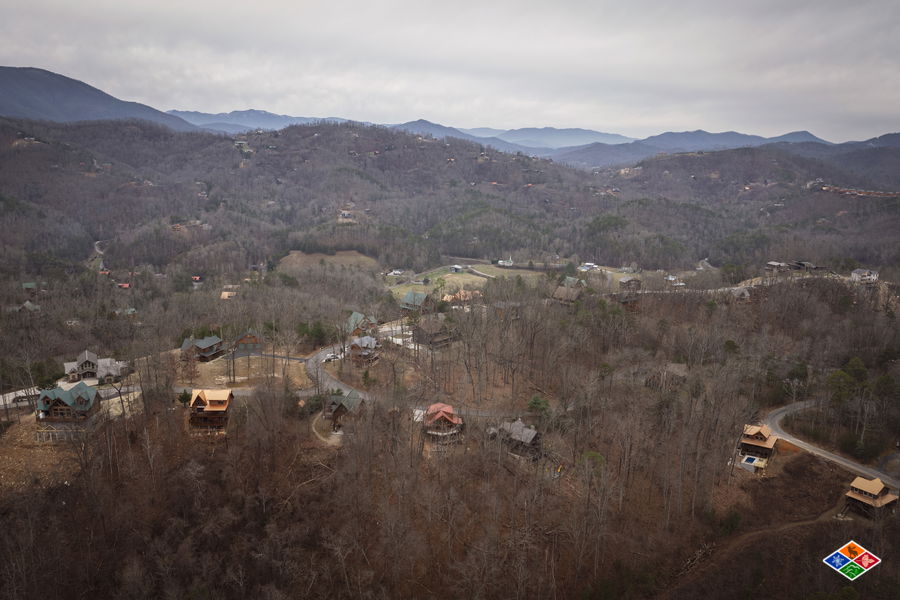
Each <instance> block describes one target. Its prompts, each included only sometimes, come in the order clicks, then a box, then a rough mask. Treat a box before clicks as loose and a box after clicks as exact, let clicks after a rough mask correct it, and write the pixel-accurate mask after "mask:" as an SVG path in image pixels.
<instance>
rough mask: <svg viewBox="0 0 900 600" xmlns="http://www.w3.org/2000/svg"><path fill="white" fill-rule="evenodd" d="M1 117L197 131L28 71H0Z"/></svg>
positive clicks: (139, 106) (78, 83) (91, 89)
mask: <svg viewBox="0 0 900 600" xmlns="http://www.w3.org/2000/svg"><path fill="white" fill-rule="evenodd" d="M0 115H3V116H6V117H18V118H24V119H34V120H39V121H56V122H61V123H69V122H73V121H99V120H107V119H141V120H143V121H152V122H154V123H159V124H160V125H165V126H166V127H169V128H170V129H174V130H175V131H196V130H197V129H198V128H197V127H196V126H194V125H191V124H190V123H188V122H187V121H185V120H183V119H179V118H178V117H176V116H173V115H169V114H166V113H164V112H162V111H159V110H156V109H155V108H152V107H150V106H147V105H146V104H140V103H138V102H125V101H123V100H119V99H118V98H115V97H113V96H110V95H109V94H107V93H106V92H103V91H100V90H98V89H97V88H95V87H91V86H89V85H88V84H86V83H84V82H81V81H78V80H76V79H71V78H69V77H65V76H64V75H58V74H56V73H51V72H50V71H45V70H43V69H34V68H30V67H0Z"/></svg>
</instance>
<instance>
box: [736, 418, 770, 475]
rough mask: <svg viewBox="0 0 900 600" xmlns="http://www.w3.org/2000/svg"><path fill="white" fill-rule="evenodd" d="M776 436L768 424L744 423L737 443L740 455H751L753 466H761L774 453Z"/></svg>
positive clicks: (763, 465) (764, 464)
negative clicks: (738, 443)
mask: <svg viewBox="0 0 900 600" xmlns="http://www.w3.org/2000/svg"><path fill="white" fill-rule="evenodd" d="M777 441H778V438H777V437H776V436H774V435H772V430H771V429H769V426H768V425H744V433H743V434H742V435H741V441H740V445H739V449H740V454H741V456H742V457H747V456H749V457H752V458H754V459H756V460H754V461H752V465H753V466H754V467H755V468H763V467H765V466H766V462H767V461H768V460H769V459H770V458H771V457H772V455H773V454H775V442H777Z"/></svg>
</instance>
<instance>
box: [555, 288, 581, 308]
mask: <svg viewBox="0 0 900 600" xmlns="http://www.w3.org/2000/svg"><path fill="white" fill-rule="evenodd" d="M581 291H582V290H581V288H580V287H577V286H572V287H566V286H565V285H561V286H559V287H557V288H556V290H554V292H553V299H554V300H555V301H557V302H559V303H560V304H564V305H566V306H569V305H572V304H575V302H577V301H578V299H579V298H581Z"/></svg>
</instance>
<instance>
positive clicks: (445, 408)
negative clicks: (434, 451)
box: [424, 402, 463, 443]
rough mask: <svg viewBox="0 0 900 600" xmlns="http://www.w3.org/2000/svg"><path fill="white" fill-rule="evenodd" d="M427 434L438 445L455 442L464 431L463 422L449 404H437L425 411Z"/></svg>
mask: <svg viewBox="0 0 900 600" xmlns="http://www.w3.org/2000/svg"><path fill="white" fill-rule="evenodd" d="M424 421H425V433H426V434H427V435H428V436H429V437H430V438H431V439H432V441H434V442H437V443H444V442H449V441H454V440H455V439H456V436H457V435H458V434H459V432H460V431H462V426H463V420H462V418H461V417H460V416H459V415H457V414H456V413H455V412H454V410H453V407H452V406H450V405H449V404H444V403H442V402H437V403H435V404H432V405H431V406H429V407H428V409H427V410H426V411H425V417H424Z"/></svg>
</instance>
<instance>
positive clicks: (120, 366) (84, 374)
mask: <svg viewBox="0 0 900 600" xmlns="http://www.w3.org/2000/svg"><path fill="white" fill-rule="evenodd" d="M63 368H64V369H65V371H66V378H67V379H68V380H69V382H71V383H74V382H76V381H81V380H82V379H97V380H98V381H100V382H101V383H112V382H113V381H119V380H120V379H121V378H122V377H123V376H124V375H127V374H128V363H127V362H124V361H121V360H116V359H114V358H97V355H96V354H94V353H93V352H91V351H90V350H85V351H84V352H82V353H81V354H79V355H78V358H76V359H75V360H74V361H73V362H67V363H63Z"/></svg>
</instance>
